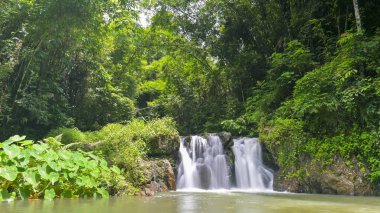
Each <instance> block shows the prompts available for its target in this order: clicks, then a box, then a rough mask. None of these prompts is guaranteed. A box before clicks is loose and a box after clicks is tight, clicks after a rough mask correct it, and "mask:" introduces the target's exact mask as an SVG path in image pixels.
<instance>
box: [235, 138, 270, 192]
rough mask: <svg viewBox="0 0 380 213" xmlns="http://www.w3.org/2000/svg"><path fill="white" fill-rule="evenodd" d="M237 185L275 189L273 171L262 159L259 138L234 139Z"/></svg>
mask: <svg viewBox="0 0 380 213" xmlns="http://www.w3.org/2000/svg"><path fill="white" fill-rule="evenodd" d="M232 150H233V152H234V155H235V177H236V186H237V188H239V189H244V190H254V191H267V190H270V191H272V190H273V173H272V172H271V171H270V170H268V169H267V168H266V167H265V166H264V164H263V160H262V150H261V145H260V143H259V141H258V139H257V138H239V139H234V146H233V147H232Z"/></svg>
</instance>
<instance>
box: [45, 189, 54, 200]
mask: <svg viewBox="0 0 380 213" xmlns="http://www.w3.org/2000/svg"><path fill="white" fill-rule="evenodd" d="M54 198H55V191H54V189H46V190H45V192H44V199H45V200H53V199H54Z"/></svg>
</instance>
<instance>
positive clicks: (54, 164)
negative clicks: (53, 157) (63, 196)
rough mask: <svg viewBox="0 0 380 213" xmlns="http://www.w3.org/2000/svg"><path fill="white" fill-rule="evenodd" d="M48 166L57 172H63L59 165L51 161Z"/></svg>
mask: <svg viewBox="0 0 380 213" xmlns="http://www.w3.org/2000/svg"><path fill="white" fill-rule="evenodd" d="M47 164H48V165H49V167H50V168H51V169H52V170H54V171H56V172H59V171H61V166H60V165H59V164H58V163H56V162H52V161H50V162H47Z"/></svg>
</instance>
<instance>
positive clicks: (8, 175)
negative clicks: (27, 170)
mask: <svg viewBox="0 0 380 213" xmlns="http://www.w3.org/2000/svg"><path fill="white" fill-rule="evenodd" d="M17 174H18V171H17V167H16V166H4V167H2V168H1V167H0V176H1V177H3V178H5V179H7V180H9V181H14V180H16V178H17Z"/></svg>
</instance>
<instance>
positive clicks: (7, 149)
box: [3, 145, 21, 158]
mask: <svg viewBox="0 0 380 213" xmlns="http://www.w3.org/2000/svg"><path fill="white" fill-rule="evenodd" d="M3 149H4V153H5V154H6V155H8V156H9V158H15V157H17V156H19V155H20V154H21V149H20V148H18V147H17V146H16V145H10V146H4V147H3Z"/></svg>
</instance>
